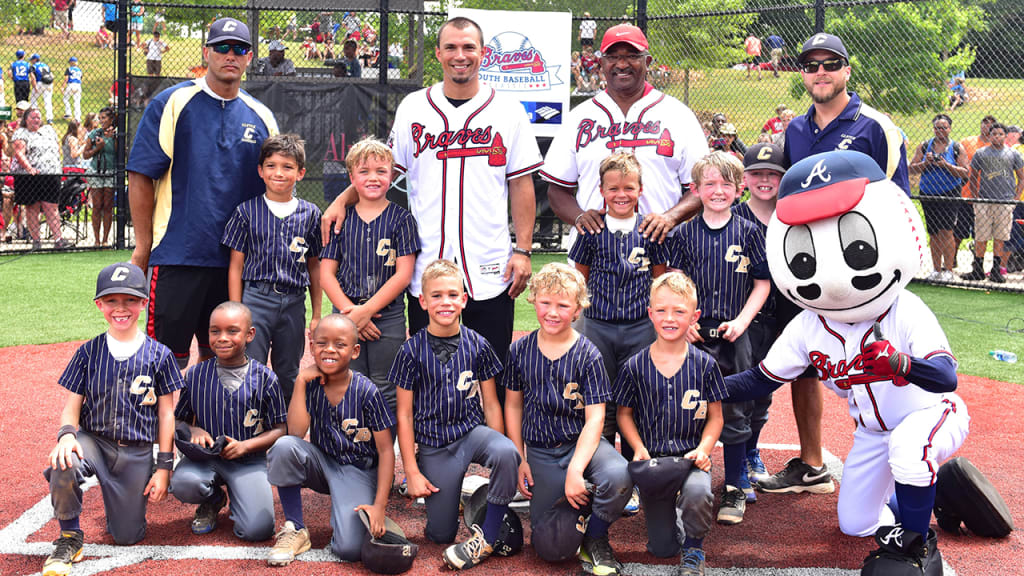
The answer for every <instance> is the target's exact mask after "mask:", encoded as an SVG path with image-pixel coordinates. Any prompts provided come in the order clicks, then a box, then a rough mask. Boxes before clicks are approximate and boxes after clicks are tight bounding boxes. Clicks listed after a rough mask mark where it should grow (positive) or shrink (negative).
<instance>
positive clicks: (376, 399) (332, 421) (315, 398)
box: [306, 371, 395, 464]
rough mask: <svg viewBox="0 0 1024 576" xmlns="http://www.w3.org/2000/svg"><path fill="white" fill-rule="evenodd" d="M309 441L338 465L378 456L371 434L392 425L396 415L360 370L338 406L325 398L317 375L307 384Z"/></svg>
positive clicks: (325, 395) (325, 394) (353, 377)
mask: <svg viewBox="0 0 1024 576" xmlns="http://www.w3.org/2000/svg"><path fill="white" fill-rule="evenodd" d="M306 410H307V411H309V441H310V442H312V443H313V445H314V446H316V447H317V448H319V449H321V450H323V451H324V453H325V454H328V455H329V456H331V457H332V458H334V459H335V460H337V461H338V462H339V463H341V464H352V463H353V462H358V461H360V460H365V459H366V458H367V457H376V456H377V443H376V442H374V440H373V433H374V432H380V431H381V430H385V429H387V428H391V427H392V426H394V425H395V417H394V416H392V415H391V409H390V408H388V403H387V402H386V401H385V400H384V396H382V395H381V393H380V390H378V389H377V385H376V384H374V383H373V382H372V381H371V380H370V379H369V378H367V377H366V376H363V375H362V374H360V373H359V372H355V371H353V372H352V381H351V382H349V385H348V390H345V395H344V396H342V397H341V402H338V405H337V406H334V405H332V404H331V402H330V400H328V399H327V393H326V392H325V391H324V387H323V384H321V382H320V378H319V377H318V378H314V379H312V380H310V381H309V382H307V383H306Z"/></svg>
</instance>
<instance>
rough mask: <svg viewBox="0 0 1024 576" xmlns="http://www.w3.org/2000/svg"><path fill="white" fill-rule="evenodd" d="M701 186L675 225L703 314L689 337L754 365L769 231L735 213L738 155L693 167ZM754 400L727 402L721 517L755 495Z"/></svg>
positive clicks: (725, 370) (733, 519) (733, 520)
mask: <svg viewBox="0 0 1024 576" xmlns="http://www.w3.org/2000/svg"><path fill="white" fill-rule="evenodd" d="M693 181H694V184H695V190H696V192H697V194H698V195H700V199H701V203H702V204H703V205H704V210H703V212H701V214H700V216H698V217H696V218H694V219H693V220H690V221H689V222H685V223H683V224H681V225H680V226H679V228H678V229H677V230H676V235H675V245H674V247H673V250H672V256H671V259H670V260H669V264H670V265H671V266H672V267H673V268H677V269H679V270H682V271H683V272H684V273H686V274H687V275H689V276H690V278H692V279H693V283H694V285H695V286H696V287H697V302H698V304H699V305H700V307H701V311H702V316H703V319H702V320H701V322H700V323H699V324H695V325H694V326H691V327H690V328H689V330H687V339H688V340H689V341H690V342H691V343H693V344H696V345H697V346H698V347H699V348H701V349H702V350H704V351H705V352H707V353H709V354H711V355H712V356H713V357H714V358H715V360H716V361H717V362H718V366H719V368H720V369H721V371H722V374H724V375H729V374H736V373H739V372H742V371H744V370H746V369H747V368H750V366H751V348H750V339H749V337H748V335H747V327H749V326H750V323H751V322H752V321H753V319H754V317H755V316H756V315H757V313H758V311H759V310H761V306H763V305H764V302H765V299H767V298H768V293H769V291H770V290H771V281H770V280H769V273H768V261H767V259H766V258H765V252H764V234H762V233H761V230H760V228H758V227H757V224H755V223H753V222H751V221H749V220H747V219H745V218H740V217H735V218H734V217H733V215H732V211H731V209H732V205H733V203H734V202H735V201H736V200H737V199H738V198H739V196H740V192H741V190H742V189H743V165H742V164H740V161H739V160H737V159H736V158H735V157H734V156H732V155H730V154H726V153H724V152H717V151H716V152H712V153H711V154H708V155H707V156H705V157H704V158H702V159H701V160H699V161H698V162H697V163H696V164H694V166H693ZM753 409H754V405H753V402H736V403H732V402H726V403H724V404H723V406H722V410H723V413H724V417H725V426H724V428H723V429H722V444H723V445H724V460H725V489H724V490H723V492H722V502H721V506H720V507H719V510H718V522H720V523H722V524H739V523H740V522H742V521H743V513H744V511H745V510H746V502H747V498H748V496H747V495H748V494H750V495H753V493H754V490H753V488H752V487H751V485H750V480H749V478H748V476H747V460H746V458H747V449H746V443H747V440H748V439H749V438H750V436H751V430H750V418H751V414H752V413H753Z"/></svg>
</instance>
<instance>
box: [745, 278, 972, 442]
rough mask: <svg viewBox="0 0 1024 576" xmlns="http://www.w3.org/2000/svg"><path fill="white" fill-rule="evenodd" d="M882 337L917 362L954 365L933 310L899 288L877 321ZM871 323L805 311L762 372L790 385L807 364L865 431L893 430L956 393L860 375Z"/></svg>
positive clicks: (871, 338)
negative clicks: (939, 359) (941, 360)
mask: <svg viewBox="0 0 1024 576" xmlns="http://www.w3.org/2000/svg"><path fill="white" fill-rule="evenodd" d="M877 320H878V322H879V323H880V324H881V328H882V334H883V335H884V336H885V338H886V339H887V340H889V341H890V342H892V345H893V347H895V348H896V350H898V351H900V352H905V353H907V354H909V355H911V356H914V357H917V358H932V357H934V356H936V355H939V354H944V355H946V356H948V357H949V358H950V359H951V360H953V362H954V364H955V363H956V358H954V357H953V354H952V353H951V352H950V351H949V343H948V342H947V341H946V335H945V334H944V333H943V331H942V328H941V327H940V326H939V322H938V320H936V319H935V315H934V314H932V311H931V310H930V309H929V308H928V306H926V305H925V304H924V302H922V301H921V299H920V298H918V297H917V296H916V295H915V294H913V293H912V292H909V291H907V290H903V291H901V292H900V294H899V295H898V296H897V297H896V300H895V301H894V302H893V303H892V306H890V307H889V309H888V310H887V311H886V312H885V313H884V314H882V315H881V317H879V318H878V319H877ZM874 322H875V319H871V320H867V321H864V322H857V323H855V324H845V323H842V322H833V321H830V320H826V319H825V318H824V317H822V316H818V315H816V314H813V313H811V312H808V311H807V310H804V311H802V312H801V313H800V314H799V315H798V316H797V317H796V318H794V319H793V321H792V322H790V323H789V325H788V326H786V329H785V330H783V332H782V335H781V336H780V337H779V339H778V340H777V341H776V342H775V345H773V346H772V348H771V350H770V351H769V352H768V356H767V357H766V358H765V359H764V361H763V362H761V366H760V367H761V371H762V372H763V373H764V374H765V375H766V376H768V377H769V378H772V379H775V380H777V381H786V382H788V381H790V380H793V379H795V378H796V377H798V376H799V375H800V373H801V372H803V371H804V369H805V368H807V366H808V365H811V366H813V367H814V368H815V370H817V371H818V376H819V378H820V379H821V381H822V382H823V383H824V384H825V385H826V386H827V387H828V388H830V389H831V390H832V391H834V392H835V393H836V394H838V395H839V396H841V397H843V398H846V399H847V402H848V404H849V409H850V416H852V417H853V419H854V420H856V421H857V422H858V424H859V425H860V426H862V427H864V428H866V429H868V430H873V431H878V432H886V431H890V430H893V429H894V428H895V427H896V426H897V425H899V424H900V422H902V421H903V419H904V418H906V417H907V415H908V414H910V413H912V412H915V411H917V410H921V409H924V408H928V407H930V406H934V405H936V404H940V403H942V402H943V401H944V400H946V399H947V398H953V397H955V396H956V395H955V394H952V393H948V394H936V393H934V392H928V391H927V390H924V389H923V388H920V387H918V386H915V385H913V384H910V383H908V382H907V381H906V380H903V379H899V380H898V381H896V382H894V381H893V380H892V379H891V378H888V377H884V376H876V375H874V374H869V373H865V372H864V370H863V368H862V364H861V350H862V349H863V348H864V347H866V346H867V345H869V344H870V343H872V342H874V341H875V337H874V335H873V331H872V326H873V324H874Z"/></svg>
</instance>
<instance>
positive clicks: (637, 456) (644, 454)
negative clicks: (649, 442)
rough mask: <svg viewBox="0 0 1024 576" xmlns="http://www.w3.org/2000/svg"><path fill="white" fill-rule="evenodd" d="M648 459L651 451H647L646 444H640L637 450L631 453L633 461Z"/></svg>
mask: <svg viewBox="0 0 1024 576" xmlns="http://www.w3.org/2000/svg"><path fill="white" fill-rule="evenodd" d="M650 459H651V453H650V452H648V451H647V446H641V447H640V449H639V450H637V451H636V452H634V453H633V462H637V461H639V460H650Z"/></svg>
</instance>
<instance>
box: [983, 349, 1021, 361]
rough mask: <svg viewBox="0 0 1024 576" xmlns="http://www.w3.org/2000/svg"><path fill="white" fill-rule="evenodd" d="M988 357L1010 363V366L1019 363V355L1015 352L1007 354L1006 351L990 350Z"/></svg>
mask: <svg viewBox="0 0 1024 576" xmlns="http://www.w3.org/2000/svg"><path fill="white" fill-rule="evenodd" d="M988 355H989V356H991V357H993V358H995V359H996V360H999V361H1000V362H1009V363H1010V364H1016V363H1017V355H1016V354H1014V353H1013V352H1007V351H1006V350H990V351H989V353H988Z"/></svg>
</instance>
